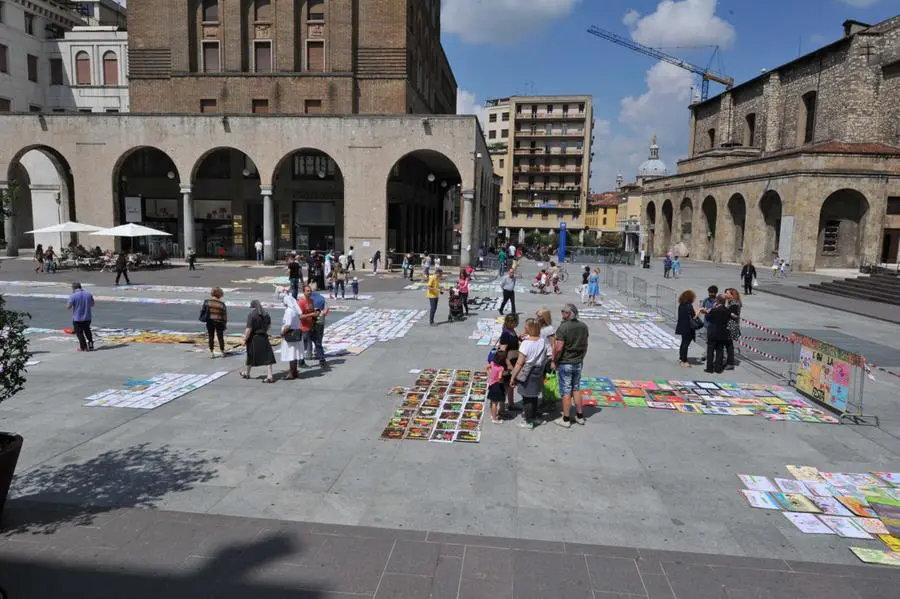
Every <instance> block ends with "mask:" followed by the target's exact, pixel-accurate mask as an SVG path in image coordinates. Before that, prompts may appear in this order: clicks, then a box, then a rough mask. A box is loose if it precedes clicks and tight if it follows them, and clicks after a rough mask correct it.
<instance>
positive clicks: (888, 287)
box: [816, 279, 900, 293]
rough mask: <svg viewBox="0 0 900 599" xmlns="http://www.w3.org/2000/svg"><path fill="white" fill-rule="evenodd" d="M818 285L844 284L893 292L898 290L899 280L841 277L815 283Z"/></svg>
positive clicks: (899, 286)
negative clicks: (840, 278)
mask: <svg viewBox="0 0 900 599" xmlns="http://www.w3.org/2000/svg"><path fill="white" fill-rule="evenodd" d="M816 284H818V285H845V286H847V287H853V288H856V289H881V290H884V291H891V292H894V293H898V292H900V281H898V282H896V283H894V282H891V281H877V280H875V281H872V280H869V279H865V280H860V279H843V280H839V281H826V282H824V283H816Z"/></svg>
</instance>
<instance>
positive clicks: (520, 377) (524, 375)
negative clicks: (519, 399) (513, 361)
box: [516, 362, 534, 383]
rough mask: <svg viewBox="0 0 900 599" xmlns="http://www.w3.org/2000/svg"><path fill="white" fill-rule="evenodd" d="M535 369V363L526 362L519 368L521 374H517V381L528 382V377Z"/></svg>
mask: <svg viewBox="0 0 900 599" xmlns="http://www.w3.org/2000/svg"><path fill="white" fill-rule="evenodd" d="M532 370H534V364H529V363H528V362H525V364H523V365H522V368H520V369H519V374H517V375H516V382H517V383H526V382H528V377H530V376H531V371H532Z"/></svg>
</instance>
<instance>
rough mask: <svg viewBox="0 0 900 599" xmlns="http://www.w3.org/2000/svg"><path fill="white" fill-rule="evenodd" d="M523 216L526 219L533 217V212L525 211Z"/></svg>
mask: <svg viewBox="0 0 900 599" xmlns="http://www.w3.org/2000/svg"><path fill="white" fill-rule="evenodd" d="M525 218H527V219H528V220H531V219H533V218H534V212H526V213H525Z"/></svg>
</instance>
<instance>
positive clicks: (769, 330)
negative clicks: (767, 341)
mask: <svg viewBox="0 0 900 599" xmlns="http://www.w3.org/2000/svg"><path fill="white" fill-rule="evenodd" d="M741 322H743V323H745V324H748V325H750V326H751V327H753V328H754V329H759V330H760V331H762V332H764V333H769V334H770V335H775V336H776V337H778V338H779V339H781V340H782V342H783V343H787V342H790V341H791V337H790V336H789V335H785V334H784V333H782V332H781V331H777V330H775V329H773V328H770V327H766V326H763V325H761V324H759V323H757V322H753V321H752V320H747V319H746V318H742V319H741Z"/></svg>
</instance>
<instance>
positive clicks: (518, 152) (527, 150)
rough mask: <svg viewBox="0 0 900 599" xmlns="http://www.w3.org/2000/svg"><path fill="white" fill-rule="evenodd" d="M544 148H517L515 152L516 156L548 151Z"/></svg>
mask: <svg viewBox="0 0 900 599" xmlns="http://www.w3.org/2000/svg"><path fill="white" fill-rule="evenodd" d="M546 151H547V150H545V149H544V148H516V149H515V150H513V153H514V154H515V155H516V156H534V155H537V154H543V153H544V152H546Z"/></svg>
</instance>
